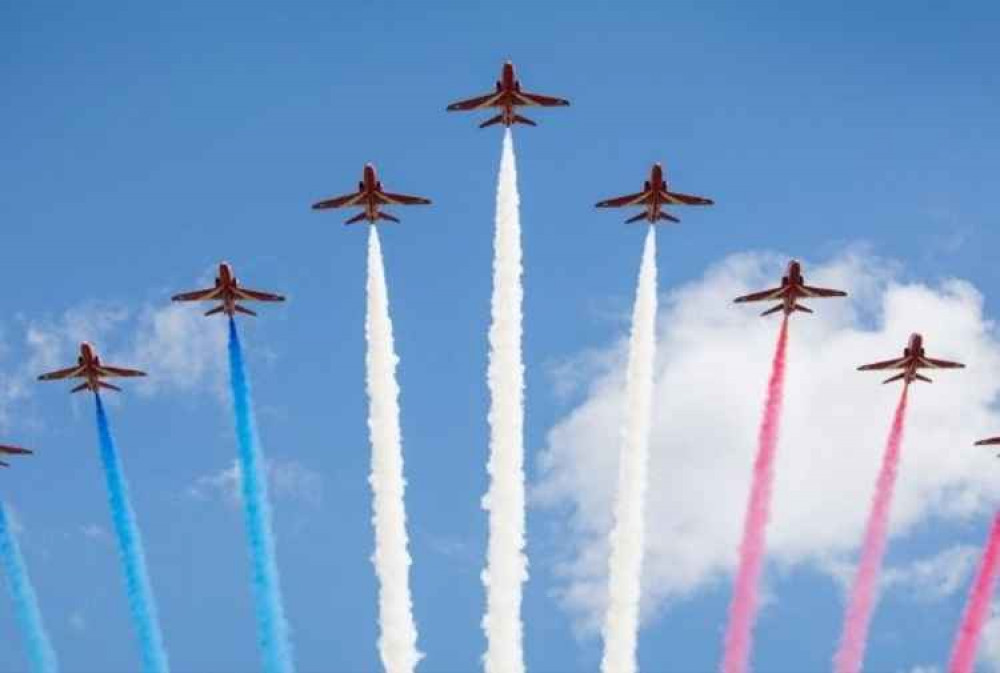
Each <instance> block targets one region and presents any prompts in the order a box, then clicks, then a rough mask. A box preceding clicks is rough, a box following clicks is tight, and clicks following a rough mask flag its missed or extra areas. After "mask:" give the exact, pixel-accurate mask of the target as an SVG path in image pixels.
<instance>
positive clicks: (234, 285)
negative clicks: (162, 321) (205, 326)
mask: <svg viewBox="0 0 1000 673" xmlns="http://www.w3.org/2000/svg"><path fill="white" fill-rule="evenodd" d="M172 301H221V302H222V303H221V304H220V305H219V306H216V307H215V308H213V309H212V310H210V311H208V312H206V313H205V315H215V314H217V313H225V314H226V315H228V316H229V317H233V316H234V315H236V314H237V313H243V314H245V315H254V316H255V315H257V314H256V313H254V312H253V311H251V310H250V309H248V308H244V307H243V306H240V305H239V304H238V303H237V302H241V301H285V298H284V297H282V296H281V295H280V294H271V293H270V292H261V291H259V290H248V289H247V288H245V287H240V283H239V281H238V280H237V279H236V276H234V275H233V268H232V267H231V266H229V264H227V263H226V262H222V263H221V264H219V275H218V276H216V277H215V287H211V288H207V289H205V290H195V291H194V292H184V293H183V294H179V295H176V296H174V297H173V298H172Z"/></svg>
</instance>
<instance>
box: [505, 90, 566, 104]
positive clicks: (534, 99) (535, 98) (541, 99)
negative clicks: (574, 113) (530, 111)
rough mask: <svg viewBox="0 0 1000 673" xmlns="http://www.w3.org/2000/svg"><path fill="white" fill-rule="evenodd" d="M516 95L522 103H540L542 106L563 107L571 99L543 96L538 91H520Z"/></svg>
mask: <svg viewBox="0 0 1000 673" xmlns="http://www.w3.org/2000/svg"><path fill="white" fill-rule="evenodd" d="M515 95H516V96H517V98H518V99H519V100H520V101H521V104H522V105H539V106H541V107H563V106H566V105H569V101H568V100H565V99H563V98H554V97H552V96H543V95H541V94H537V93H527V92H525V91H518V92H517V93H516V94H515Z"/></svg>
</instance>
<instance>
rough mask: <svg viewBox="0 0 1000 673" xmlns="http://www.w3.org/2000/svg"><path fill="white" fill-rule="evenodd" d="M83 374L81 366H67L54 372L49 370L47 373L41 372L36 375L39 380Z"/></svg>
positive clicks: (66, 377) (67, 377)
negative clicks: (39, 374)
mask: <svg viewBox="0 0 1000 673" xmlns="http://www.w3.org/2000/svg"><path fill="white" fill-rule="evenodd" d="M81 374H83V367H81V366H79V365H78V366H76V367H68V368H66V369H59V370H56V371H54V372H49V373H48V374H42V375H41V376H39V377H38V380H39V381H55V380H58V379H69V378H73V377H75V376H80V375H81Z"/></svg>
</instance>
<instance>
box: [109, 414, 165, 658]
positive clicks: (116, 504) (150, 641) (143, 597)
mask: <svg viewBox="0 0 1000 673" xmlns="http://www.w3.org/2000/svg"><path fill="white" fill-rule="evenodd" d="M94 399H95V400H97V435H98V438H99V439H100V443H101V462H102V464H103V466H104V478H105V481H106V482H107V486H108V501H109V504H110V505H111V520H112V523H113V524H114V529H115V535H116V536H117V537H118V551H119V554H120V556H121V562H122V567H123V569H124V571H125V588H126V592H127V594H128V604H129V610H130V611H131V613H132V621H133V622H134V624H135V629H136V632H137V633H138V636H139V647H140V650H141V652H142V668H143V670H145V671H147V673H165V671H167V670H169V667H168V665H167V653H166V650H165V649H164V647H163V635H162V633H161V631H160V621H159V617H158V616H157V613H156V600H155V599H154V598H153V589H152V587H151V586H150V583H149V574H148V572H147V570H146V558H145V554H144V553H143V550H142V536H141V535H140V534H139V525H138V523H137V522H136V520H135V512H133V511H132V504H131V502H130V500H129V493H128V484H127V483H126V481H125V474H124V472H123V470H122V465H121V460H120V458H119V457H118V449H117V447H116V446H115V440H114V437H112V435H111V426H110V424H109V423H108V416H107V414H106V413H105V411H104V402H103V401H102V400H101V396H100V395H94Z"/></svg>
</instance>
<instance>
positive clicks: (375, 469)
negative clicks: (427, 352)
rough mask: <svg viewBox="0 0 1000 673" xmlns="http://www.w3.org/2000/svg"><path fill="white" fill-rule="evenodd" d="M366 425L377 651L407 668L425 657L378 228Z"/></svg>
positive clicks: (373, 244)
mask: <svg viewBox="0 0 1000 673" xmlns="http://www.w3.org/2000/svg"><path fill="white" fill-rule="evenodd" d="M365 334H366V336H367V340H368V353H367V355H366V357H365V364H366V366H367V371H368V430H369V432H370V433H371V442H372V473H371V476H370V477H369V478H368V483H370V484H371V487H372V492H373V494H374V503H373V509H374V515H373V517H372V523H373V524H374V526H375V553H374V555H373V556H372V562H373V563H374V564H375V573H376V574H377V575H378V580H379V621H380V625H381V631H382V633H381V635H380V637H379V643H378V647H379V653H380V654H381V656H382V665H383V666H384V667H385V670H386V671H388V673H409V672H410V671H413V669H414V668H415V667H416V665H417V662H419V661H420V659H421V657H422V656H423V655H422V654H421V653H420V651H419V650H418V649H417V627H416V625H415V624H414V621H413V609H412V602H411V599H410V562H411V561H410V554H409V552H408V551H407V537H406V505H405V501H404V497H403V496H404V492H405V490H406V480H405V479H404V478H403V448H402V439H401V433H400V429H399V385H398V383H397V382H396V364H397V363H398V362H399V358H398V357H396V352H395V349H394V347H393V337H392V319H391V318H390V317H389V295H388V292H387V290H386V284H385V269H384V267H383V263H382V249H381V246H380V245H379V238H378V230H377V229H376V228H375V227H371V228H370V233H369V235H368V315H367V318H366V321H365Z"/></svg>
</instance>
